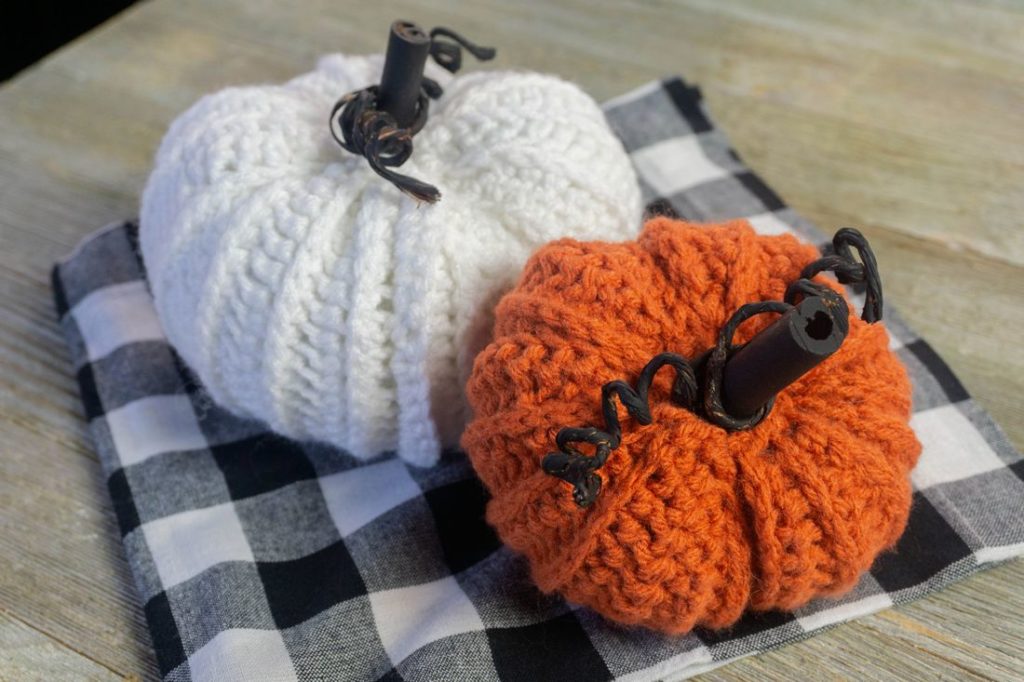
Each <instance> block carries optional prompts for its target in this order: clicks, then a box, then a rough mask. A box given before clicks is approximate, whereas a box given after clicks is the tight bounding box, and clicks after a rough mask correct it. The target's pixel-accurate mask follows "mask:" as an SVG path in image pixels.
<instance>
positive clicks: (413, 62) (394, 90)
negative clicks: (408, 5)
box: [379, 21, 431, 128]
mask: <svg viewBox="0 0 1024 682" xmlns="http://www.w3.org/2000/svg"><path fill="white" fill-rule="evenodd" d="M430 42H431V39H430V36H429V35H427V33H426V31H424V30H423V29H421V28H420V27H419V26H417V25H416V24H414V23H412V22H411V21H396V22H394V23H393V24H391V32H390V34H389V37H388V50H387V54H386V56H385V58H384V73H383V74H382V75H381V79H380V100H379V106H380V108H381V109H382V110H383V111H386V112H388V113H389V114H391V115H392V116H393V117H394V119H395V122H396V123H397V124H398V126H399V127H400V128H408V127H410V126H411V125H412V123H413V121H415V120H416V114H417V110H418V108H419V100H420V93H421V89H422V87H423V67H424V66H425V65H426V63H427V56H428V55H429V54H430Z"/></svg>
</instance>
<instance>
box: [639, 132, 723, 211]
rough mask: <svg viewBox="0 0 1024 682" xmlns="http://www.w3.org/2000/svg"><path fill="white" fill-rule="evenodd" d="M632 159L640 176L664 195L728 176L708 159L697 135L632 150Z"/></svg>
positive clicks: (674, 138) (668, 195) (675, 138)
mask: <svg viewBox="0 0 1024 682" xmlns="http://www.w3.org/2000/svg"><path fill="white" fill-rule="evenodd" d="M632 158H633V163H634V165H636V169H637V172H638V173H639V174H640V176H641V177H642V178H643V179H644V180H645V181H647V183H648V184H649V185H650V186H651V187H652V188H653V189H654V191H656V192H657V193H658V194H659V195H661V196H665V197H670V196H672V195H673V194H676V193H678V192H682V191H684V190H686V189H689V188H691V187H694V186H696V185H699V184H701V183H703V182H707V181H708V180H714V179H716V178H722V177H725V176H727V175H729V172H728V171H726V170H725V169H723V168H721V167H719V166H718V165H716V164H715V163H712V162H711V160H710V159H708V158H707V156H706V155H705V154H704V150H703V149H702V148H701V146H700V140H699V139H698V137H697V136H696V135H688V136H686V137H673V138H672V139H670V140H665V141H663V142H658V143H656V144H652V145H650V146H647V147H644V148H643V149H639V150H637V151H635V152H633V154H632Z"/></svg>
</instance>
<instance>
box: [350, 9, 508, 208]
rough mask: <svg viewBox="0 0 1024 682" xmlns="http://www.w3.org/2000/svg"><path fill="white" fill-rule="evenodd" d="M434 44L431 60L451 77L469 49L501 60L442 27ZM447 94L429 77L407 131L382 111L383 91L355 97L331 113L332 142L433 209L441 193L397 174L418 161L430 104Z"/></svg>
mask: <svg viewBox="0 0 1024 682" xmlns="http://www.w3.org/2000/svg"><path fill="white" fill-rule="evenodd" d="M439 38H448V39H450V40H451V41H453V42H445V41H443V40H439ZM430 39H431V42H430V56H431V57H432V58H433V59H434V61H435V62H437V64H438V65H439V66H440V67H442V68H443V69H445V70H447V71H450V72H451V73H455V72H457V71H458V70H459V69H460V68H462V50H463V49H465V50H466V51H467V52H469V53H470V54H471V55H473V56H474V57H476V58H477V59H479V60H481V61H486V60H489V59H493V58H494V55H495V50H494V49H493V48H490V47H481V46H479V45H475V44H474V43H471V42H470V41H469V40H467V39H466V38H464V37H462V36H461V35H459V34H458V33H456V32H455V31H452V30H451V29H447V28H442V27H440V26H439V27H437V28H435V29H433V30H432V31H431V32H430ZM442 93H443V90H442V88H441V86H440V85H439V84H438V83H437V81H435V80H433V79H431V78H427V77H424V78H423V79H422V84H421V86H420V95H419V99H418V101H417V104H416V118H415V119H414V120H413V122H412V123H411V124H409V126H407V127H405V128H402V127H400V126H399V125H398V123H397V122H396V121H395V118H394V117H393V116H392V115H391V114H389V113H387V112H386V111H382V110H380V109H379V108H378V102H379V97H380V88H379V87H378V86H376V85H371V86H369V87H366V88H363V89H362V90H356V91H355V92H350V93H348V94H347V95H345V96H343V97H342V98H341V99H339V100H338V101H337V102H336V103H335V105H334V107H333V108H332V109H331V116H330V128H331V136H332V137H333V138H334V140H335V142H337V143H338V144H339V145H340V146H341V148H342V149H344V150H345V151H347V152H351V153H353V154H356V155H358V156H362V157H364V158H365V159H366V161H367V163H369V164H370V168H372V169H373V170H374V172H375V173H377V175H379V176H381V177H382V178H384V179H385V180H387V181H388V182H390V183H391V184H392V185H394V186H395V187H397V188H398V189H400V190H401V191H402V192H404V193H406V194H408V195H409V196H411V197H413V198H414V199H416V200H417V201H425V202H427V203H430V204H432V203H434V202H436V201H437V200H438V199H440V198H441V192H440V191H438V189H437V187H435V186H433V185H431V184H429V183H426V182H423V181H422V180H417V179H416V178H414V177H411V176H409V175H403V174H401V173H396V172H395V171H393V170H391V169H392V168H394V167H397V166H401V165H402V164H403V163H405V162H406V161H408V160H409V157H410V156H412V151H413V145H412V138H413V136H414V135H416V133H418V132H419V131H420V130H422V129H423V126H424V125H425V124H426V122H427V114H428V113H429V110H430V100H432V99H437V98H438V97H440V96H441V95H442Z"/></svg>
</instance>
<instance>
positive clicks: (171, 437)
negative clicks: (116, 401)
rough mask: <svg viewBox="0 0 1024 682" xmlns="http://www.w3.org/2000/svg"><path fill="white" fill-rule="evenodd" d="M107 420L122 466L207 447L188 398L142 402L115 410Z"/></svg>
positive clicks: (163, 397) (165, 397)
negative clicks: (162, 455) (163, 454)
mask: <svg viewBox="0 0 1024 682" xmlns="http://www.w3.org/2000/svg"><path fill="white" fill-rule="evenodd" d="M105 419H106V421H107V428H108V429H109V430H110V437H111V439H112V440H113V442H114V447H115V448H116V449H117V453H118V456H119V458H120V461H121V466H130V465H132V464H137V463H139V462H141V461H142V460H144V459H147V458H148V457H152V456H153V455H156V454H159V453H164V452H174V451H180V450H196V449H199V448H205V447H206V439H205V438H204V437H203V434H202V432H200V430H199V424H198V423H197V422H196V415H195V412H193V410H192V403H191V401H190V400H189V399H188V396H187V395H184V394H176V395H154V396H149V397H146V398H140V399H139V400H135V401H133V402H130V403H128V404H126V405H124V406H122V407H119V408H117V409H116V410H111V411H110V412H108V413H107V415H106V417H105Z"/></svg>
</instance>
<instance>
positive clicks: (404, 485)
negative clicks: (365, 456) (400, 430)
mask: <svg viewBox="0 0 1024 682" xmlns="http://www.w3.org/2000/svg"><path fill="white" fill-rule="evenodd" d="M319 482H320V489H321V490H322V491H323V495H324V500H325V501H326V502H327V509H328V510H329V511H330V513H331V518H332V519H333V520H334V525H335V526H337V527H338V532H339V533H341V535H342V537H345V536H348V535H351V534H352V533H354V532H355V531H357V530H359V529H360V528H362V527H363V526H365V525H366V524H367V523H369V522H370V521H372V520H373V519H375V518H377V517H378V516H380V515H381V514H383V513H385V512H387V511H390V510H391V509H394V508H395V507H397V506H398V505H400V504H401V503H403V502H405V501H406V500H411V499H413V498H414V497H417V496H418V495H420V494H421V492H420V488H419V486H418V485H416V482H415V481H413V480H412V477H411V476H409V472H408V470H407V469H406V468H405V465H404V464H402V462H401V461H400V460H397V459H389V460H387V461H385V462H380V463H379V464H369V465H366V466H361V467H357V468H355V469H348V470H346V471H341V472H339V473H336V474H331V475H329V476H322V477H321V478H320V479H319Z"/></svg>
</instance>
